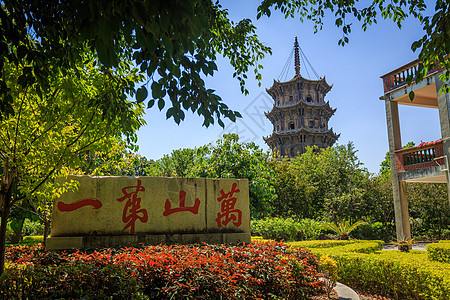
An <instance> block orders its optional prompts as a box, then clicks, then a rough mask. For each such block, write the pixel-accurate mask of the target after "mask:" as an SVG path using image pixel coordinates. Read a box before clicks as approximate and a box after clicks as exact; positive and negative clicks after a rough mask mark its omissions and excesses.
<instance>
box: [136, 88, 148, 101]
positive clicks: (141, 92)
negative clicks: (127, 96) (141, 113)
mask: <svg viewBox="0 0 450 300" xmlns="http://www.w3.org/2000/svg"><path fill="white" fill-rule="evenodd" d="M147 95H148V92H147V89H146V87H145V86H141V87H140V88H139V89H138V90H137V92H136V100H137V102H138V103H141V102H143V101H144V100H145V99H147Z"/></svg>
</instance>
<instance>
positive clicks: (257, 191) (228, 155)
mask: <svg viewBox="0 0 450 300" xmlns="http://www.w3.org/2000/svg"><path fill="white" fill-rule="evenodd" d="M270 161H271V157H270V155H269V153H268V152H264V151H263V150H262V149H261V148H260V147H259V146H258V145H256V144H255V143H253V142H251V143H239V136H238V135H237V134H224V135H223V138H222V139H219V140H217V141H216V143H215V145H211V144H209V145H206V146H203V147H200V148H198V149H197V153H196V158H195V160H194V163H193V164H192V169H191V171H190V172H187V174H188V176H192V177H206V178H245V179H248V181H249V182H248V185H249V198H250V213H251V214H252V217H253V218H257V219H259V218H262V217H264V216H268V215H270V214H271V210H272V206H273V201H274V200H275V198H276V195H275V190H274V188H273V177H274V172H273V170H272V169H271V168H270Z"/></svg>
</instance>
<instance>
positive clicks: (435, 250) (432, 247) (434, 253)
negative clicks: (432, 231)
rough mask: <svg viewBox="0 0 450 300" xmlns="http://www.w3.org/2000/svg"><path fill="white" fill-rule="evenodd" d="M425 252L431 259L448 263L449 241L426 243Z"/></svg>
mask: <svg viewBox="0 0 450 300" xmlns="http://www.w3.org/2000/svg"><path fill="white" fill-rule="evenodd" d="M427 254H428V258H429V259H430V260H431V261H438V262H443V263H450V241H440V242H439V243H433V244H429V245H427Z"/></svg>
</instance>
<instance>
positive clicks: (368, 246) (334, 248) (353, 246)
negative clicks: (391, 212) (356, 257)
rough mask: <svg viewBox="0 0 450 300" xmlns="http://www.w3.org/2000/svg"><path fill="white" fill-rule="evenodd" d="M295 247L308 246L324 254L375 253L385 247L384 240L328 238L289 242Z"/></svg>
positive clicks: (317, 252) (312, 250)
mask: <svg viewBox="0 0 450 300" xmlns="http://www.w3.org/2000/svg"><path fill="white" fill-rule="evenodd" d="M289 244H290V245H291V246H293V247H306V248H308V249H310V250H311V252H312V253H314V254H317V255H322V254H330V252H332V253H333V254H335V255H336V254H338V253H341V254H344V253H349V252H356V253H373V252H375V251H378V250H381V249H383V245H384V241H377V240H374V241H359V240H337V241H333V240H326V241H302V242H293V243H289Z"/></svg>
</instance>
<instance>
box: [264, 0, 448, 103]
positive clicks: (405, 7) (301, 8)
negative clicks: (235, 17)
mask: <svg viewBox="0 0 450 300" xmlns="http://www.w3.org/2000/svg"><path fill="white" fill-rule="evenodd" d="M426 2H427V1H425V0H401V1H399V0H395V1H384V0H374V1H359V0H350V1H332V0H264V1H262V3H261V5H260V6H259V7H258V14H257V17H258V18H261V17H262V16H270V15H271V10H272V9H273V10H277V9H279V10H281V12H282V13H283V14H284V15H285V17H286V18H288V17H292V18H294V17H296V16H298V18H299V19H300V21H302V22H303V20H311V21H312V22H313V23H314V30H315V32H317V31H318V30H321V29H322V26H323V20H324V18H329V17H330V15H331V17H332V18H334V19H335V24H336V26H337V27H340V28H342V38H341V39H339V41H338V44H339V45H342V46H344V45H345V44H347V43H348V42H349V35H350V33H351V30H352V26H353V24H354V23H361V28H362V29H363V30H364V31H366V30H367V28H368V27H369V26H370V25H372V24H375V23H377V20H378V18H379V17H380V16H381V17H382V18H383V19H391V20H392V21H393V22H395V23H396V24H397V26H398V27H399V28H401V26H402V22H403V21H404V20H405V19H406V18H408V17H413V18H416V19H417V20H419V21H420V22H421V24H422V26H423V31H424V35H423V37H422V38H420V39H419V40H417V41H415V42H414V43H413V44H412V45H411V48H412V50H413V51H416V50H420V53H419V57H418V58H419V60H420V61H421V64H420V65H419V67H418V71H417V72H416V73H415V75H414V76H416V80H417V81H421V80H422V79H423V78H424V77H425V76H426V75H427V73H428V71H429V70H432V69H434V68H436V67H442V68H444V69H445V70H446V72H445V73H444V74H443V75H442V77H441V80H442V81H444V82H448V80H449V79H450V56H448V54H449V53H450V31H449V30H448V29H449V28H450V13H449V11H450V2H448V1H446V0H437V1H436V2H435V3H436V4H435V6H434V15H433V16H425V15H424V14H425V12H426V8H427V5H426V4H427V3H426ZM412 76H413V75H410V76H409V77H408V79H407V81H408V84H410V83H411V82H412V80H413V79H414V78H413V77H412ZM442 89H443V91H446V92H449V90H450V89H449V85H448V84H445V85H444V86H443V88H442ZM411 97H413V94H412V95H411Z"/></svg>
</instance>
